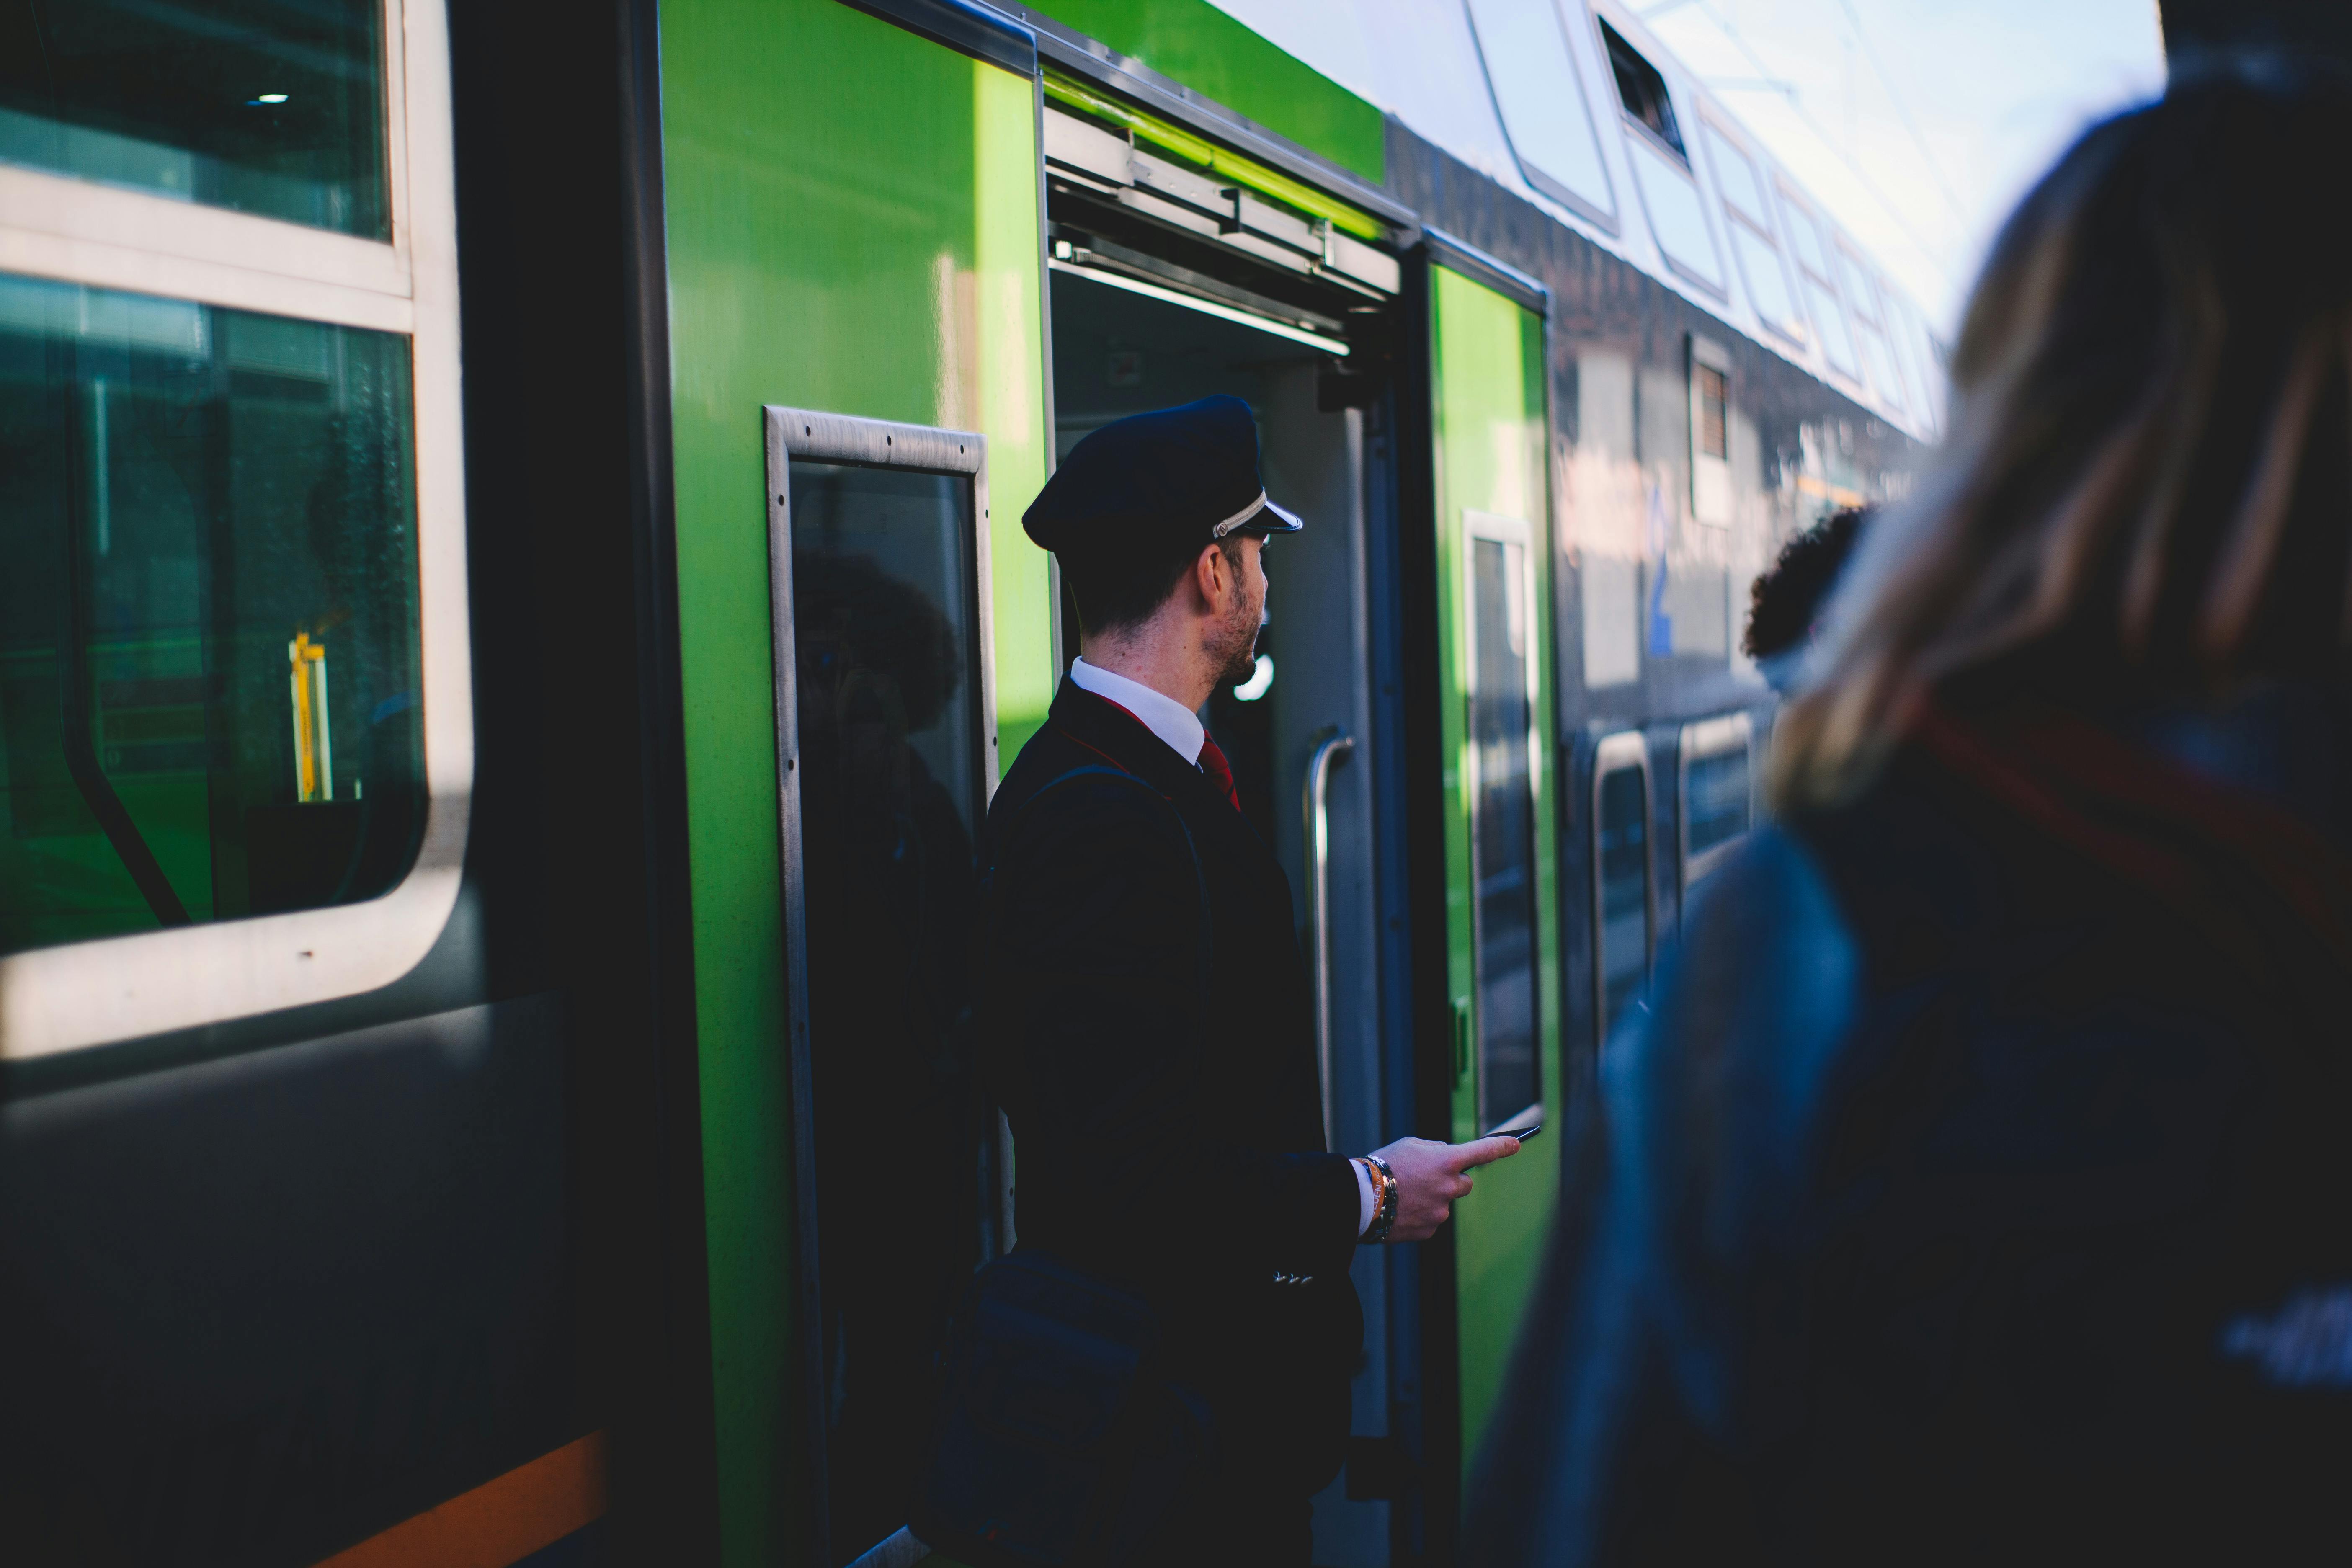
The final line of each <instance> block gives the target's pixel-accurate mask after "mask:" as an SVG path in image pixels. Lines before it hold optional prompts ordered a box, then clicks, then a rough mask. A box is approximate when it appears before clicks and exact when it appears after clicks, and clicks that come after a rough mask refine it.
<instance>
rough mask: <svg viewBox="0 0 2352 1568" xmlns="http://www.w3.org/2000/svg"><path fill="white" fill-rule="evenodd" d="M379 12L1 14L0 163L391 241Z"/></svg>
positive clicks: (233, 2) (122, 8)
mask: <svg viewBox="0 0 2352 1568" xmlns="http://www.w3.org/2000/svg"><path fill="white" fill-rule="evenodd" d="M383 22H384V9H383V3H382V0H309V3H307V4H303V5H284V4H279V3H277V0H218V3H215V4H211V5H202V6H179V5H151V4H147V3H145V0H77V3H75V4H71V5H46V6H44V5H23V6H13V7H10V8H9V9H8V11H7V12H6V13H5V14H0V162H5V163H20V164H26V165H29V166H31V167H34V168H38V169H47V170H50V171H53V172H55V173H58V174H73V175H77V176H79V177H80V178H83V179H88V180H97V181H103V182H105V183H107V184H116V185H127V186H131V187H132V188H135V189H139V190H146V191H153V192H156V193H158V194H160V195H167V196H170V197H173V198H174V199H176V200H179V201H184V202H198V203H203V204H205V205H214V206H222V207H228V208H232V209H234V210H236V211H238V212H246V213H253V214H257V215H258V216H264V217H274V218H283V219H285V220H287V221H288V222H290V223H299V224H309V225H311V226H316V227H320V228H327V229H333V230H335V231H337V232H339V233H342V234H355V235H362V236H364V237H369V238H383V237H386V236H388V235H389V234H390V233H391V226H392V211H391V203H390V201H389V200H388V194H387V193H388V180H387V164H386V158H385V144H386V136H385V114H384V90H383V89H384V71H383V54H384V37H383Z"/></svg>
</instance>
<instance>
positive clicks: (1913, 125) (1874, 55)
mask: <svg viewBox="0 0 2352 1568" xmlns="http://www.w3.org/2000/svg"><path fill="white" fill-rule="evenodd" d="M1838 5H1840V6H1842V7H1843V9H1844V11H1845V19H1846V20H1847V21H1849V22H1851V23H1853V36H1854V37H1855V39H1856V40H1857V41H1859V42H1860V43H1861V45H1862V52H1863V54H1864V57H1865V58H1868V59H1869V61H1870V68H1871V70H1872V71H1874V73H1876V75H1877V77H1878V85H1879V86H1881V87H1883V88H1885V89H1886V98H1887V101H1888V102H1890V103H1892V104H1894V105H1895V113H1896V114H1897V115H1899V116H1900V117H1901V118H1902V121H1903V128H1904V129H1905V130H1906V131H1908V132H1910V133H1911V144H1912V145H1913V146H1915V147H1916V148H1918V149H1919V160H1920V162H1921V163H1926V164H1927V174H1928V175H1929V177H1930V178H1932V179H1933V180H1934V181H1935V182H1936V188H1937V190H1939V191H1941V192H1942V193H1943V194H1944V203H1945V205H1947V206H1949V207H1950V208H1951V209H1952V216H1954V217H1956V218H1958V219H1959V220H1960V222H1961V224H1962V225H1963V226H1965V225H1966V224H1967V223H1968V221H1969V215H1968V212H1967V210H1966V209H1965V208H1964V207H1963V206H1962V205H1960V198H1959V197H1958V195H1954V194H1953V191H1952V186H1951V182H1949V181H1948V180H1947V179H1945V178H1944V168H1943V165H1942V164H1940V163H1937V161H1936V154H1935V153H1933V152H1931V151H1929V149H1928V146H1927V136H1926V135H1925V134H1924V133H1923V132H1921V131H1920V129H1919V122H1918V121H1916V120H1915V119H1913V118H1912V116H1911V105H1910V102H1909V100H1907V99H1906V98H1905V97H1904V95H1903V94H1902V93H1901V92H1900V91H1898V90H1897V89H1896V88H1895V78H1894V77H1893V76H1892V75H1890V74H1889V73H1888V71H1887V69H1886V62H1885V60H1883V59H1881V58H1879V55H1878V46H1877V45H1875V44H1874V43H1872V42H1871V41H1870V32H1869V29H1867V28H1865V27H1864V26H1863V25H1862V15H1861V13H1860V12H1858V11H1856V10H1855V9H1854V8H1853V0H1838Z"/></svg>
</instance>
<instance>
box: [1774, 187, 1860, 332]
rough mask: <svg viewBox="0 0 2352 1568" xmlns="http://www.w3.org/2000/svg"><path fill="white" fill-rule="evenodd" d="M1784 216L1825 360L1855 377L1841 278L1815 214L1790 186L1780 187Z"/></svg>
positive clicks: (1791, 247) (1806, 301)
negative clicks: (1832, 266) (1815, 223)
mask: <svg viewBox="0 0 2352 1568" xmlns="http://www.w3.org/2000/svg"><path fill="white" fill-rule="evenodd" d="M1780 216H1781V218H1782V219H1783V221H1785V222H1786V223H1787V224H1788V226H1789V245H1790V249H1791V250H1792V251H1794V252H1795V253H1796V258H1797V271H1798V273H1799V275H1800V276H1801V278H1802V279H1804V288H1805V303H1806V304H1807V305H1809V306H1810V307H1811V310H1812V317H1813V327H1814V329H1815V330H1816V331H1819V332H1820V333H1821V335H1822V358H1824V359H1826V360H1828V361H1829V363H1830V368H1831V369H1832V370H1834V371H1836V372H1837V373H1838V374H1840V375H1843V376H1848V377H1851V376H1852V375H1853V374H1854V357H1853V329H1852V328H1851V327H1849V326H1847V325H1846V319H1845V307H1844V306H1843V305H1842V304H1840V303H1839V302H1838V293H1837V279H1836V278H1835V277H1834V276H1832V273H1831V271H1830V258H1829V252H1828V250H1827V249H1825V248H1824V247H1822V231H1821V230H1820V229H1818V228H1816V227H1814V226H1813V215H1812V214H1811V213H1810V212H1808V211H1807V210H1806V209H1805V206H1804V204H1803V203H1801V202H1800V201H1798V200H1797V198H1796V196H1795V195H1793V194H1792V193H1790V190H1789V187H1788V186H1786V185H1782V186H1781V187H1780Z"/></svg>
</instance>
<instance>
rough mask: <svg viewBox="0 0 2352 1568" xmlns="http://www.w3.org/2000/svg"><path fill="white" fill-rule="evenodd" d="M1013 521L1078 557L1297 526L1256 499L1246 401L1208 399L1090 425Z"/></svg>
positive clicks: (1261, 486)
mask: <svg viewBox="0 0 2352 1568" xmlns="http://www.w3.org/2000/svg"><path fill="white" fill-rule="evenodd" d="M1021 526H1022V527H1023V528H1024V529H1025V530H1026V531H1028V534H1029V537H1030V538H1031V539H1032V540H1034V541H1035V542H1037V543H1038V544H1039V545H1041V546H1043V547H1044V548H1045V549H1047V550H1051V551H1054V552H1056V553H1063V554H1072V555H1079V556H1085V555H1101V554H1118V555H1139V554H1149V555H1160V554H1170V555H1174V554H1180V553H1181V552H1183V551H1184V550H1186V549H1187V548H1192V549H1197V548H1199V547H1201V546H1202V545H1206V544H1208V543H1209V542H1211V541H1213V540H1217V539H1223V537H1224V536H1225V535H1226V534H1228V533H1232V532H1234V531H1235V530H1237V529H1244V528H1246V529H1248V530H1250V531H1253V532H1257V533H1296V532H1297V531H1298V530H1299V529H1300V528H1301V527H1303V526H1305V525H1304V524H1302V523H1301V522H1300V521H1298V519H1297V516H1295V515H1294V514H1292V513H1290V512H1288V511H1286V510H1283V509H1282V508H1281V507H1278V506H1276V505H1275V504H1274V503H1273V502H1272V501H1270V500H1267V499H1266V494H1265V479H1263V478H1261V477H1260V475H1259V473H1258V467H1257V420H1256V419H1255V417H1254V416H1252V415H1251V413H1250V405H1248V404H1246V403H1244V402H1243V401H1242V400H1241V399H1240V398H1238V397H1224V396H1217V397H1204V398H1202V399H1201V401H1200V402H1198V403H1187V404H1184V405H1181V407H1176V408H1161V409H1157V410H1155V411H1153V412H1152V413H1150V414H1132V415H1129V416H1128V417H1126V418H1124V419H1119V420H1114V421H1113V422H1112V423H1110V424H1108V425H1106V426H1103V427H1102V428H1101V429H1099V430H1097V431H1095V432H1094V433H1093V434H1091V435H1089V436H1088V437H1087V438H1086V439H1085V440H1083V441H1080V442H1079V443H1078V444H1077V445H1076V446H1075V447H1071V448H1070V455H1069V456H1068V457H1066V458H1063V459H1062V462H1061V466H1060V467H1059V468H1055V470H1054V477H1053V478H1052V479H1047V480H1046V481H1045V489H1043V490H1040V491H1039V492H1038V494H1037V499H1036V500H1034V501H1032V502H1031V503H1030V505H1029V510H1027V511H1025V512H1024V513H1023V514H1022V516H1021Z"/></svg>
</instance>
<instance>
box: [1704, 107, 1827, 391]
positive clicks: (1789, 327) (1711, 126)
mask: <svg viewBox="0 0 2352 1568" xmlns="http://www.w3.org/2000/svg"><path fill="white" fill-rule="evenodd" d="M1708 132H1713V133H1714V134H1715V136H1717V138H1719V139H1721V141H1722V142H1723V144H1724V145H1725V146H1726V147H1727V148H1729V149H1730V150H1731V152H1732V153H1734V154H1735V155H1737V156H1738V157H1741V158H1744V159H1746V160H1747V161H1748V171H1749V173H1751V174H1753V175H1754V176H1755V179H1756V194H1757V195H1759V196H1761V197H1762V198H1763V201H1764V206H1765V210H1764V211H1763V212H1761V213H1748V212H1744V211H1742V210H1741V209H1740V206H1739V204H1738V203H1737V202H1735V201H1733V200H1732V199H1731V184H1730V182H1728V181H1727V180H1726V179H1725V178H1724V177H1723V170H1722V168H1721V167H1720V166H1719V163H1720V161H1719V160H1718V159H1717V157H1716V155H1715V149H1714V148H1713V147H1712V146H1710V147H1708V148H1707V150H1706V162H1707V168H1708V170H1709V171H1710V172H1711V173H1712V174H1714V176H1715V193H1716V196H1717V200H1719V201H1721V202H1722V203H1723V222H1724V242H1725V243H1724V248H1725V249H1726V250H1727V251H1729V252H1730V253H1731V265H1732V266H1733V267H1735V268H1738V272H1739V281H1740V286H1741V287H1742V288H1744V289H1747V290H1748V310H1749V311H1750V312H1751V313H1752V314H1753V315H1754V316H1755V317H1756V320H1757V322H1758V324H1759V325H1760V326H1762V327H1763V329H1764V330H1765V331H1767V332H1769V333H1770V334H1771V335H1772V336H1774V337H1776V338H1778V339H1780V341H1781V342H1784V343H1794V344H1795V345H1796V346H1797V347H1799V348H1803V347H1804V346H1806V345H1805V285H1804V279H1801V278H1799V277H1795V276H1792V275H1791V272H1790V265H1791V264H1790V258H1789V256H1788V253H1787V250H1786V248H1785V247H1783V246H1782V245H1781V243H1780V236H1779V235H1778V234H1777V233H1775V232H1774V230H1773V220H1772V213H1771V206H1772V188H1773V185H1774V183H1775V181H1776V178H1777V176H1776V175H1775V174H1773V172H1772V167H1771V165H1770V164H1769V163H1766V162H1765V161H1764V160H1763V159H1761V158H1759V157H1758V156H1757V155H1756V151H1755V149H1754V148H1752V147H1748V146H1747V145H1746V144H1744V143H1743V142H1741V141H1740V140H1739V138H1738V137H1737V136H1735V135H1733V134H1732V133H1731V131H1730V129H1729V128H1728V127H1727V126H1726V125H1725V124H1724V123H1723V121H1720V120H1717V118H1716V117H1715V116H1714V115H1712V114H1708V113H1705V112H1702V113H1701V114H1700V116H1699V140H1700V141H1702V142H1705V141H1706V140H1707V137H1708ZM1743 228H1744V229H1746V230H1747V231H1748V233H1750V234H1752V235H1754V236H1755V237H1757V238H1759V239H1760V240H1762V241H1763V242H1764V247H1765V248H1766V249H1767V250H1769V251H1770V252H1771V253H1772V259H1773V261H1774V263H1775V264H1776V265H1777V266H1779V268H1780V283H1781V286H1782V287H1783V288H1785V289H1788V291H1789V305H1790V309H1791V310H1793V311H1794V312H1795V314H1796V317H1797V319H1796V320H1795V321H1774V320H1772V319H1771V318H1770V317H1769V316H1767V315H1766V314H1765V313H1764V309H1763V307H1762V305H1761V304H1759V302H1758V300H1757V297H1756V281H1755V279H1752V278H1750V277H1748V262H1747V259H1746V258H1744V257H1743V256H1742V255H1741V253H1740V249H1739V237H1738V230H1740V229H1743Z"/></svg>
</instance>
